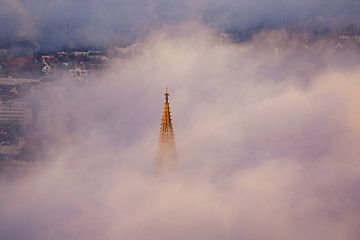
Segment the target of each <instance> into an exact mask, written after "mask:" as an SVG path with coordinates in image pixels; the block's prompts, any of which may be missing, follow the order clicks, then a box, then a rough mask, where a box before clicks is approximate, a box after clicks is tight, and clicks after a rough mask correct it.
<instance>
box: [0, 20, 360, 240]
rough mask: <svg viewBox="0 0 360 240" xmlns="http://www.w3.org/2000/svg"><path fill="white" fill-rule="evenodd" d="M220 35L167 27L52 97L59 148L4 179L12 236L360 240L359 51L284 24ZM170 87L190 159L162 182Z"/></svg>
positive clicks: (0, 227)
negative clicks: (298, 33) (159, 163)
mask: <svg viewBox="0 0 360 240" xmlns="http://www.w3.org/2000/svg"><path fill="white" fill-rule="evenodd" d="M217 36H218V35H217V34H216V33H215V32H214V31H213V29H211V28H208V27H207V26H204V25H198V24H190V23H187V24H184V25H180V26H177V27H175V26H174V27H169V28H166V29H163V30H161V31H159V32H154V33H153V34H150V35H149V36H148V37H147V38H146V39H145V40H144V42H143V45H142V47H141V50H140V51H139V53H138V54H136V55H135V56H133V57H131V58H129V59H122V60H118V61H117V62H115V63H114V65H113V67H112V68H111V69H109V70H108V71H107V72H106V73H104V75H102V77H99V79H98V80H97V81H96V82H93V83H91V84H90V85H89V86H88V87H86V88H78V87H74V86H72V84H71V83H66V81H63V82H59V84H58V85H57V86H56V87H55V86H54V87H53V88H51V89H49V90H48V92H44V93H43V94H44V98H46V99H47V101H49V102H50V103H51V113H52V115H51V116H49V118H48V119H45V120H44V122H43V124H44V125H43V129H44V130H46V131H48V136H50V137H52V139H56V140H57V144H56V145H52V146H51V147H49V149H47V152H48V158H47V159H46V160H48V161H47V163H44V164H41V165H40V166H39V167H37V168H35V169H34V170H33V171H34V172H33V173H30V174H29V175H28V176H26V177H23V178H20V179H18V180H16V181H10V180H1V181H0V192H1V194H0V203H1V204H0V233H1V236H2V238H4V239H11V240H17V239H19V240H20V239H29V240H31V239H34V240H35V239H36V240H39V239H40V240H42V239H79V240H82V239H91V240H95V239H99V240H100V239H110V240H111V239H137V240H142V239H144V240H145V239H146V240H149V239H154V240H155V239H207V240H209V239H214V240H217V239H233V240H238V239H244V240H262V239H264V240H265V239H266V240H269V239H270V240H271V239H273V240H288V239H293V240H303V239H309V240H317V239H328V240H344V239H346V240H357V239H359V237H360V232H359V228H358V226H359V224H360V211H359V210H360V209H359V204H358V203H359V200H360V194H359V189H358V188H359V184H360V163H359V158H358V156H359V149H360V146H359V144H360V115H359V114H358V109H359V107H360V101H359V97H358V96H359V92H360V82H359V79H360V68H359V55H358V52H357V51H355V49H354V48H349V49H348V50H346V49H339V48H338V47H337V43H336V42H332V41H331V40H319V41H317V42H315V43H314V44H312V45H311V46H306V45H305V43H306V41H305V40H304V38H305V37H294V36H290V35H289V34H288V33H286V32H283V31H271V32H263V33H260V34H258V35H256V36H255V37H254V38H253V39H252V40H251V41H248V42H244V43H241V44H231V43H228V42H224V41H222V40H221V39H219V38H218V37H217ZM166 86H168V87H169V89H170V94H171V95H170V103H171V110H172V114H173V119H174V127H175V137H176V143H177V152H178V162H179V164H178V169H177V171H176V172H175V173H174V174H173V175H169V176H163V177H159V176H155V174H154V171H153V170H154V169H153V167H154V157H155V155H156V148H157V143H158V131H159V127H160V126H159V124H160V118H161V111H162V103H163V92H164V88H165V87H166Z"/></svg>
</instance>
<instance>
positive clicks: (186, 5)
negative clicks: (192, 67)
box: [0, 0, 360, 49]
mask: <svg viewBox="0 0 360 240" xmlns="http://www.w3.org/2000/svg"><path fill="white" fill-rule="evenodd" d="M359 11H360V3H359V1H357V0H314V1H312V0H304V1H295V0H270V1H268V0H254V1H246V0H240V1H231V0H225V1H220V2H219V1H214V0H201V1H190V0H175V1H169V0H135V1H131V0H104V1H94V0H92V1H88V0H78V1H72V0H62V1H47V0H46V1H45V0H37V1H34V0H0V29H1V30H0V40H1V41H13V40H19V39H20V40H22V39H32V40H35V41H37V42H40V43H41V45H42V46H43V48H47V49H49V48H50V49H51V48H61V47H64V46H73V45H75V46H76V45H81V46H90V45H95V46H98V45H100V46H104V45H106V44H109V43H111V44H119V45H121V44H127V43H129V42H132V41H134V40H135V39H137V38H139V37H142V36H144V35H147V34H148V33H150V32H152V31H154V30H158V29H159V28H161V27H163V26H167V25H172V24H178V23H182V22H189V21H190V22H194V21H196V22H198V23H201V24H205V25H208V26H210V27H212V28H214V29H216V30H217V31H225V30H229V29H232V30H244V29H249V28H254V27H255V28H256V27H259V26H272V27H279V26H300V27H312V26H315V27H320V28H322V27H330V28H332V27H346V26H347V25H349V24H359V22H360V17H359Z"/></svg>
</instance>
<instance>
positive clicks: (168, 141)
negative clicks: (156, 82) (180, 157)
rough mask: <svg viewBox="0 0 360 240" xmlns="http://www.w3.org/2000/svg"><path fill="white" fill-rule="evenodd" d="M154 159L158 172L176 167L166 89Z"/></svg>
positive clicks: (172, 129)
mask: <svg viewBox="0 0 360 240" xmlns="http://www.w3.org/2000/svg"><path fill="white" fill-rule="evenodd" d="M156 161H157V162H156V168H157V170H158V171H159V172H166V171H169V170H170V171H171V170H174V168H175V167H176V146H175V136H174V128H173V123H172V119H171V112H170V104H169V93H168V90H167V89H166V92H165V102H164V107H163V114H162V118H161V127H160V136H159V149H158V156H157V160H156Z"/></svg>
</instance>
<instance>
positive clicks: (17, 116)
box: [0, 101, 33, 128]
mask: <svg viewBox="0 0 360 240" xmlns="http://www.w3.org/2000/svg"><path fill="white" fill-rule="evenodd" d="M32 123H33V111H32V108H31V107H29V106H28V105H27V104H26V103H25V102H23V101H1V102H0V125H17V126H20V127H23V128H28V127H30V126H31V125H32Z"/></svg>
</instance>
